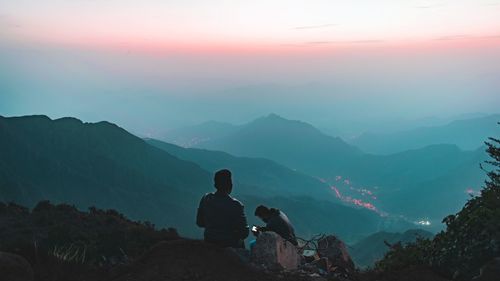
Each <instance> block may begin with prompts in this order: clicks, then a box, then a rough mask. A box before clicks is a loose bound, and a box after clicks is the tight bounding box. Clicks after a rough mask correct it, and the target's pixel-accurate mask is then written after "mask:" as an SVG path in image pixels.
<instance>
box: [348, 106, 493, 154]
mask: <svg viewBox="0 0 500 281" xmlns="http://www.w3.org/2000/svg"><path fill="white" fill-rule="evenodd" d="M498 121H500V114H492V115H488V116H481V117H476V118H471V119H464V120H455V121H452V122H450V123H448V124H446V125H442V126H434V127H420V128H417V129H413V130H408V131H401V132H396V133H391V134H376V133H365V134H362V135H361V136H359V137H357V138H355V139H353V140H352V141H351V143H352V144H353V145H356V146H357V147H359V148H360V149H362V150H363V151H366V152H370V153H376V154H390V153H396V152H402V151H405V150H409V149H417V148H422V147H425V146H428V145H435V144H455V145H457V146H458V147H460V148H461V149H464V150H475V149H477V148H478V147H480V146H483V145H484V143H483V142H484V141H485V140H486V139H487V138H488V137H489V136H491V135H495V134H494V132H498V130H499V129H498V126H497V125H496V124H497V122H498Z"/></svg>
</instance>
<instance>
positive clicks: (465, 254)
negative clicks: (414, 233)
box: [376, 138, 500, 280]
mask: <svg viewBox="0 0 500 281" xmlns="http://www.w3.org/2000/svg"><path fill="white" fill-rule="evenodd" d="M490 141H491V142H490V143H488V142H487V143H486V145H487V150H486V151H487V152H488V154H489V155H490V157H491V158H492V159H491V160H490V161H487V164H488V165H490V166H491V167H492V169H491V170H490V171H488V172H487V175H488V178H489V179H488V180H487V181H486V182H485V184H486V185H485V187H484V188H483V189H482V190H481V194H480V195H479V196H475V197H473V198H471V199H470V200H469V201H468V202H467V203H466V204H465V206H464V207H463V209H462V210H461V211H460V212H458V213H457V214H455V215H450V216H448V217H446V218H445V219H444V220H443V222H444V223H445V224H446V230H444V231H442V232H440V233H439V234H437V235H436V236H435V237H434V239H433V240H426V239H420V240H418V241H417V242H416V243H413V244H409V245H406V246H400V247H394V248H392V249H391V251H390V252H388V253H387V254H386V256H385V257H384V259H383V260H381V261H379V262H378V263H377V264H376V269H377V270H381V271H391V270H399V269H402V268H405V267H408V266H415V265H417V266H419V265H422V266H429V267H431V268H433V269H434V270H436V271H438V272H440V273H442V274H444V275H445V276H447V277H450V278H456V279H461V280H467V279H470V278H471V277H473V276H475V275H477V274H478V273H479V269H480V268H481V266H483V265H484V264H486V263H487V262H489V261H490V260H492V259H493V258H495V257H500V147H499V146H498V145H499V144H500V140H498V139H495V138H490Z"/></svg>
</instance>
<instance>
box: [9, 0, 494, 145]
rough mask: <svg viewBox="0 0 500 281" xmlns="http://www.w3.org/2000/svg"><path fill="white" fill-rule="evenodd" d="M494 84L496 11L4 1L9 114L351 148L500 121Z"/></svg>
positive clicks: (439, 6) (456, 3)
mask: <svg viewBox="0 0 500 281" xmlns="http://www.w3.org/2000/svg"><path fill="white" fill-rule="evenodd" d="M498 77H500V0H453V1H451V0H450V1H420V0H407V1H400V0H380V1H374V0H363V1H362V0H350V1H338V0H329V1H316V0H308V1H297V0H266V1H261V0H253V1H243V0H227V1H223V0H212V1H194V0H183V1H171V0H161V1H160V0H142V1H132V0H15V1H6V0H0V115H5V116H14V115H26V114H47V115H49V116H50V117H53V118H57V117H62V116H75V117H78V118H81V119H83V120H85V121H99V120H109V121H111V122H116V123H118V124H119V125H121V126H123V127H125V128H126V129H129V130H131V131H132V132H135V133H137V134H140V135H144V136H151V137H154V136H156V135H158V134H161V133H162V132H164V131H166V130H169V129H172V128H175V127H181V126H186V125H193V124H196V123H200V122H204V121H207V120H219V121H227V122H232V123H243V122H247V121H250V120H251V119H253V118H256V117H259V116H261V115H266V114H269V113H270V112H274V113H278V114H280V115H282V116H284V117H288V118H291V119H301V120H304V121H307V122H310V123H312V124H314V125H316V126H318V127H320V128H322V129H324V130H326V131H328V132H331V133H332V134H338V135H344V136H346V135H350V134H358V133H360V132H362V131H367V130H372V131H373V130H383V129H388V128H393V129H394V128H403V127H404V126H409V124H417V123H418V124H420V123H421V122H420V121H418V120H444V119H447V118H448V119H449V118H452V117H453V116H462V114H470V113H478V112H481V113H495V112H498V108H499V106H498V105H500V93H499V91H500V90H499V89H500V79H498ZM419 122H420V123H419Z"/></svg>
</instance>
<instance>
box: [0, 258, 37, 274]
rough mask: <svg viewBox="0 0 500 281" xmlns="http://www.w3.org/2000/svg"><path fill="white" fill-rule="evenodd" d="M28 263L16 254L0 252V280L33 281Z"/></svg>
mask: <svg viewBox="0 0 500 281" xmlns="http://www.w3.org/2000/svg"><path fill="white" fill-rule="evenodd" d="M33 279H34V275H33V270H32V269H31V265H30V264H29V262H28V261H27V260H26V259H25V258H23V257H21V256H19V255H16V254H11V253H6V252H0V280H8V281H33Z"/></svg>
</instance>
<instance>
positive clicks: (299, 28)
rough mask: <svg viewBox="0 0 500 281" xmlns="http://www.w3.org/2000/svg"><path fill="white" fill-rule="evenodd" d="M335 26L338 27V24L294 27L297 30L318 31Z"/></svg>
mask: <svg viewBox="0 0 500 281" xmlns="http://www.w3.org/2000/svg"><path fill="white" fill-rule="evenodd" d="M333 26H338V24H335V23H327V24H319V25H305V26H297V27H294V28H293V29H297V30H301V29H318V28H328V27H333Z"/></svg>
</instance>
